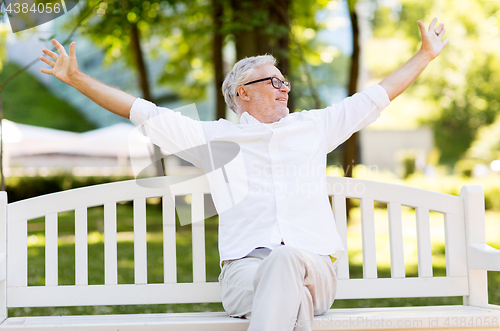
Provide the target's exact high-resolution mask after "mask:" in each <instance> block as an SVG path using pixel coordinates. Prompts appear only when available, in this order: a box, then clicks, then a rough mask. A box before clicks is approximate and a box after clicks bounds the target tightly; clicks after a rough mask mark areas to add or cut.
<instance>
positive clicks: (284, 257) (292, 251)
mask: <svg viewBox="0 0 500 331" xmlns="http://www.w3.org/2000/svg"><path fill="white" fill-rule="evenodd" d="M301 255H302V254H301V251H300V250H299V249H298V248H295V247H291V246H286V245H282V246H278V247H276V248H275V249H273V251H272V252H271V254H270V255H269V258H271V260H273V263H297V262H298V261H300V259H301Z"/></svg>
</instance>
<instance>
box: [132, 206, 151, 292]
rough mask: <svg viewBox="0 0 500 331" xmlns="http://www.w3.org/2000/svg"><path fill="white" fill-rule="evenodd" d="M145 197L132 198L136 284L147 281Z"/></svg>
mask: <svg viewBox="0 0 500 331" xmlns="http://www.w3.org/2000/svg"><path fill="white" fill-rule="evenodd" d="M147 261H148V258H147V238H146V199H145V198H140V199H134V275H135V283H136V284H147V283H148V265H147Z"/></svg>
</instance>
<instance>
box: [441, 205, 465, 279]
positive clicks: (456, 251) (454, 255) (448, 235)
mask: <svg viewBox="0 0 500 331" xmlns="http://www.w3.org/2000/svg"><path fill="white" fill-rule="evenodd" d="M444 228H445V236H444V239H445V245H444V247H445V255H446V275H447V276H467V263H466V259H464V256H467V249H466V247H465V245H464V244H463V243H464V242H465V224H464V221H463V219H460V218H458V217H457V216H456V215H453V214H444Z"/></svg>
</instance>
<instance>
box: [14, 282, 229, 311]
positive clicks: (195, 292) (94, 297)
mask: <svg viewBox="0 0 500 331" xmlns="http://www.w3.org/2000/svg"><path fill="white" fill-rule="evenodd" d="M201 302H221V296H220V286H219V283H218V282H209V283H177V284H143V285H142V284H141V285H136V284H117V285H88V286H76V285H65V286H51V287H47V286H27V287H8V288H7V305H8V306H9V307H64V306H94V305H129V304H136V305H142V304H175V303H201Z"/></svg>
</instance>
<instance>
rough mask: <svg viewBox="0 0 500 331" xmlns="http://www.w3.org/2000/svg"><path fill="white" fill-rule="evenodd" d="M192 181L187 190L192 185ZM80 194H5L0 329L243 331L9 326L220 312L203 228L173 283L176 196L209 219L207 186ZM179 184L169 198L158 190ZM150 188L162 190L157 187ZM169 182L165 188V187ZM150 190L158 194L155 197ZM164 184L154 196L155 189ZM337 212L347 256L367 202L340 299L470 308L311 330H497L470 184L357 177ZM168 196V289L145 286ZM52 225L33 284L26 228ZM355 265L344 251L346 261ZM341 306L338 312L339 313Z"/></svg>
mask: <svg viewBox="0 0 500 331" xmlns="http://www.w3.org/2000/svg"><path fill="white" fill-rule="evenodd" d="M189 179H191V180H189ZM141 181H142V183H141V185H138V184H137V182H136V181H133V180H132V181H125V182H117V183H110V184H104V185H97V186H91V187H85V188H79V189H74V190H69V191H64V192H59V193H54V194H49V195H45V196H40V197H36V198H32V199H27V200H24V201H18V202H14V203H11V204H7V195H6V193H5V192H1V194H0V263H1V264H0V265H1V267H0V315H1V316H2V320H3V323H2V324H1V325H0V329H8V330H18V329H23V330H72V331H73V330H87V329H88V330H120V331H122V330H134V331H136V330H162V331H167V330H176V331H179V330H246V328H247V326H248V321H247V320H244V319H233V318H230V317H228V316H227V315H226V314H225V313H223V312H205V313H165V314H133V315H125V314H124V315H90V316H43V317H8V316H7V309H8V308H11V307H59V306H89V305H92V306H94V305H128V304H168V303H172V304H174V303H202V302H220V300H221V298H220V293H219V284H218V283H217V282H207V281H206V270H205V269H206V267H205V266H206V262H205V236H204V231H205V230H204V222H203V221H200V222H196V223H194V224H193V225H192V236H193V238H192V254H193V282H192V283H178V282H177V278H176V275H177V273H176V251H175V249H176V243H175V240H176V232H175V211H174V205H173V201H175V200H173V199H172V197H173V195H192V198H191V200H192V215H193V217H195V216H197V217H199V215H203V212H204V211H203V208H204V207H203V206H204V205H203V195H204V194H208V193H209V188H208V184H207V183H206V182H205V180H204V179H203V177H198V178H195V176H173V177H161V178H150V179H142V180H141ZM172 181H174V182H183V184H182V185H176V191H175V192H172V195H169V196H165V192H167V191H166V190H165V189H164V188H161V186H162V185H163V186H166V185H167V184H168V183H171V182H172ZM153 183H155V184H157V185H152V184H153ZM158 184H162V185H158ZM146 186H149V187H150V188H147V187H146ZM151 186H156V188H151ZM328 187H329V193H330V195H331V196H332V207H333V210H332V212H333V213H334V215H335V219H336V224H337V228H338V231H339V233H340V236H341V238H342V240H343V241H344V245H346V247H347V226H346V207H345V202H346V198H353V199H359V200H360V210H361V218H362V219H361V226H362V255H363V278H358V279H352V278H351V279H350V276H349V265H348V256H344V258H342V259H341V260H340V262H339V265H338V277H339V282H338V294H337V298H338V299H363V298H408V297H424V298H425V297H441V296H446V297H451V296H461V297H463V305H456V306H427V307H391V308H356V309H331V310H330V311H329V312H327V313H326V314H325V315H323V316H318V317H316V318H315V321H314V330H363V329H364V330H368V329H378V330H380V329H393V330H395V329H427V330H431V329H433V330H435V329H448V328H454V329H460V330H468V329H481V330H483V329H484V330H490V329H491V330H499V324H500V306H495V305H489V304H488V288H487V270H496V271H500V253H499V251H498V250H495V249H493V248H491V247H490V246H488V245H487V244H486V243H485V211H484V197H483V191H482V189H481V188H480V187H479V186H465V187H463V188H462V191H461V194H460V197H456V196H451V195H446V194H442V193H436V192H431V191H426V190H422V189H416V188H410V187H405V186H400V185H393V184H385V183H378V182H371V181H364V180H358V179H346V178H342V177H340V178H338V177H328ZM151 197H163V242H164V248H163V249H164V253H163V258H164V283H162V284H148V283H147V274H146V272H147V271H146V270H147V266H146V261H147V260H146V257H147V246H146V198H151ZM121 201H133V207H134V266H135V268H134V272H135V284H118V282H117V235H116V234H117V231H116V206H117V203H119V202H121ZM375 201H378V202H382V203H386V204H387V213H388V218H389V235H390V236H389V238H390V239H389V241H390V263H391V277H390V278H380V277H378V275H377V261H376V254H375V226H374V223H375V222H374V214H375V212H374V202H375ZM94 206H104V241H105V242H104V247H105V249H104V256H105V266H104V268H105V272H104V275H105V277H104V279H105V280H104V284H103V285H89V284H88V258H89V256H88V241H87V240H88V239H87V238H88V236H87V208H90V207H94ZM402 206H409V207H411V208H415V215H416V224H417V230H416V232H417V243H418V277H407V276H406V273H405V265H404V254H403V231H402V216H401V215H402V213H401V210H402V208H401V207H402ZM72 210H74V211H75V270H76V271H75V273H76V275H75V285H59V284H58V233H57V229H58V225H57V224H58V213H62V212H66V211H72ZM430 211H434V212H438V213H442V214H443V215H444V231H445V254H446V276H442V277H436V276H433V266H432V256H431V235H430V225H429V219H430V217H429V212H430ZM40 217H45V286H28V280H27V277H28V276H27V274H28V272H27V270H28V267H27V264H28V262H27V261H28V260H27V255H28V254H27V252H28V249H27V247H28V240H27V229H28V222H29V221H30V220H33V219H37V218H40ZM346 255H348V253H347V254H346ZM334 307H335V305H334Z"/></svg>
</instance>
